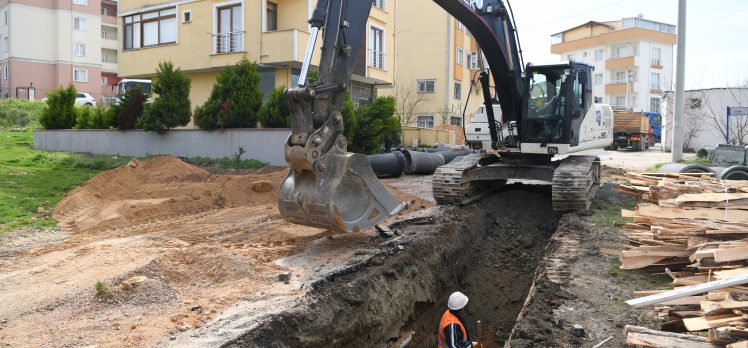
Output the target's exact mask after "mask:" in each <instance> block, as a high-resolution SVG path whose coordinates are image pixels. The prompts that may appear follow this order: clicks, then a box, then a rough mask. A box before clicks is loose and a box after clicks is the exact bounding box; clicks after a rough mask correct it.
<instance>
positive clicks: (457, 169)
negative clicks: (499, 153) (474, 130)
mask: <svg viewBox="0 0 748 348" xmlns="http://www.w3.org/2000/svg"><path fill="white" fill-rule="evenodd" d="M495 157H496V156H495V155H487V154H470V155H466V156H462V157H457V158H455V159H454V160H453V161H452V162H450V163H449V164H447V165H444V166H441V167H439V168H437V169H436V171H435V172H434V176H433V182H432V184H431V185H432V189H433V194H434V199H435V200H436V203H437V204H439V205H445V204H453V205H462V204H467V203H470V202H472V201H474V200H476V199H478V198H480V197H481V196H483V195H484V194H486V193H488V192H490V191H491V187H490V186H501V185H495V184H494V185H491V184H492V183H491V182H469V181H467V180H466V179H465V175H464V174H465V171H468V170H470V169H472V168H476V167H478V164H479V162H480V161H481V159H484V158H485V159H493V158H495ZM501 184H503V182H502V183H501Z"/></svg>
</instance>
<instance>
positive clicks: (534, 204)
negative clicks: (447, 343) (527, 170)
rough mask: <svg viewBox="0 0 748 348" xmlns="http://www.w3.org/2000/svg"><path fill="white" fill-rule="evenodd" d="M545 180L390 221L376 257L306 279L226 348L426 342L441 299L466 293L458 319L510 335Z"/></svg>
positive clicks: (538, 243) (549, 217) (543, 209)
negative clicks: (300, 293)
mask: <svg viewBox="0 0 748 348" xmlns="http://www.w3.org/2000/svg"><path fill="white" fill-rule="evenodd" d="M558 220H559V216H558V215H557V214H554V213H553V209H552V206H551V192H550V186H533V185H522V184H514V185H508V186H506V187H505V188H504V189H503V190H501V191H499V192H497V193H495V194H491V195H489V196H487V197H485V198H483V199H482V200H480V201H479V202H477V203H474V204H471V205H468V206H466V207H462V208H456V207H447V208H445V207H438V208H434V209H431V210H427V211H425V212H424V213H423V214H422V216H419V217H415V218H411V219H409V220H404V221H400V222H397V223H395V224H393V225H392V226H391V228H392V229H393V231H395V232H396V233H398V234H400V236H396V237H394V238H391V239H390V240H388V239H380V238H377V239H378V240H376V241H374V242H372V243H370V244H371V248H372V249H373V250H374V251H375V253H373V255H374V256H372V257H371V258H368V259H367V260H365V261H364V262H362V263H360V264H357V265H355V266H353V267H350V268H348V269H346V270H345V271H342V272H338V273H336V274H332V275H330V276H328V277H326V278H325V279H324V280H321V281H318V282H317V283H315V284H313V285H312V290H311V291H310V292H308V293H307V295H305V296H304V298H303V299H302V300H301V301H300V304H299V305H298V306H296V307H295V308H293V309H291V310H287V311H284V312H282V313H279V314H276V315H273V316H272V317H269V318H266V319H267V320H263V321H262V323H258V325H256V326H254V327H253V328H251V329H248V330H246V331H244V332H243V333H242V334H241V335H240V336H239V337H238V338H235V339H233V340H231V341H230V342H228V343H227V344H225V345H224V346H228V347H256V346H262V347H287V346H290V347H297V346H306V347H323V346H324V347H329V346H335V347H340V346H347V347H399V346H401V344H402V342H403V341H408V342H409V344H408V347H433V346H434V344H435V343H436V330H437V325H438V321H439V318H440V317H441V314H442V312H443V311H444V309H445V306H446V302H447V298H448V297H449V294H450V293H452V292H453V291H456V290H459V291H462V292H464V293H465V294H467V295H468V296H469V297H470V302H469V303H468V306H467V309H466V313H465V321H466V322H467V327H468V331H469V332H470V334H471V336H472V337H473V338H475V337H476V334H477V333H476V331H477V329H476V324H475V323H476V321H477V320H480V321H481V322H482V323H483V324H482V335H481V341H482V342H484V343H485V347H487V348H488V347H499V346H501V345H503V342H504V340H506V338H507V337H508V335H509V333H510V331H511V329H512V326H513V325H514V322H515V320H516V318H517V315H518V314H519V312H520V311H521V309H522V307H523V304H524V301H525V298H526V297H527V293H528V290H529V289H530V287H531V285H532V282H533V277H534V274H535V268H536V266H537V265H538V263H539V262H540V260H541V259H542V258H543V250H544V247H545V245H546V243H547V241H548V239H549V238H550V237H551V236H552V235H553V233H554V231H555V229H556V225H557V223H558Z"/></svg>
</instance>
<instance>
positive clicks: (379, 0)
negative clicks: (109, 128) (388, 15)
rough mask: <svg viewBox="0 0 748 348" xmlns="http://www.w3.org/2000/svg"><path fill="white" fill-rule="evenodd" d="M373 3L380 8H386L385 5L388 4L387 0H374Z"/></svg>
mask: <svg viewBox="0 0 748 348" xmlns="http://www.w3.org/2000/svg"><path fill="white" fill-rule="evenodd" d="M372 5H374V7H378V8H380V9H382V10H384V8H385V6H387V3H386V1H385V0H374V1H373V2H372Z"/></svg>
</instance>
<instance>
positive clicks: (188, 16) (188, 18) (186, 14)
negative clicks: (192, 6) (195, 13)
mask: <svg viewBox="0 0 748 348" xmlns="http://www.w3.org/2000/svg"><path fill="white" fill-rule="evenodd" d="M190 22H192V10H187V11H183V12H182V23H190Z"/></svg>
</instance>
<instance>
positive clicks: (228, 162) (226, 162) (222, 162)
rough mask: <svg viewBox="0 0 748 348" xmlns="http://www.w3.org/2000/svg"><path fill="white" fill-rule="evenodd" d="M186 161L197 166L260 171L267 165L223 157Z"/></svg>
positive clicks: (250, 160)
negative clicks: (217, 166)
mask: <svg viewBox="0 0 748 348" xmlns="http://www.w3.org/2000/svg"><path fill="white" fill-rule="evenodd" d="M186 161H187V162H189V163H192V164H194V165H197V166H209V165H219V166H221V167H223V168H226V169H260V168H262V167H266V166H267V165H268V164H267V163H265V162H263V161H260V160H256V159H248V160H238V159H236V158H230V157H224V158H221V159H214V158H207V157H190V158H187V159H186Z"/></svg>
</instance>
